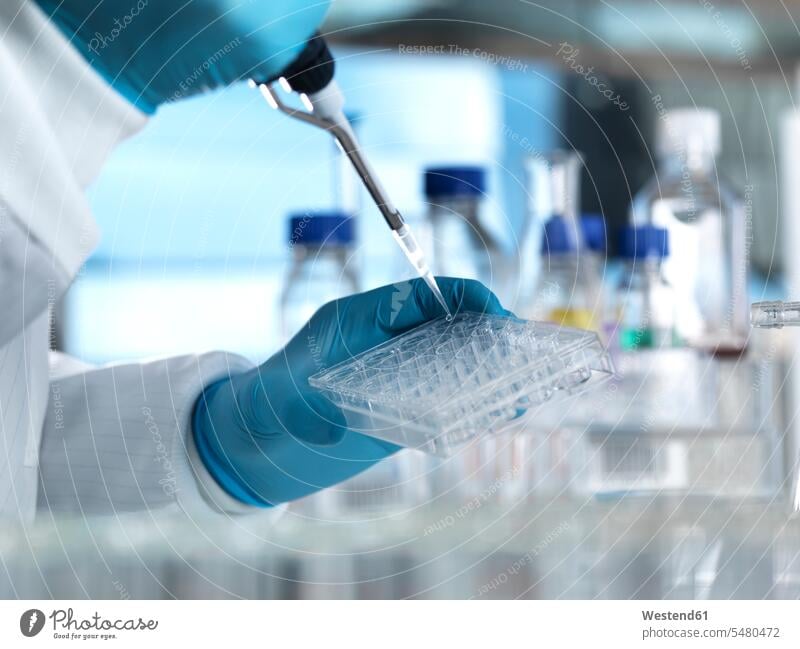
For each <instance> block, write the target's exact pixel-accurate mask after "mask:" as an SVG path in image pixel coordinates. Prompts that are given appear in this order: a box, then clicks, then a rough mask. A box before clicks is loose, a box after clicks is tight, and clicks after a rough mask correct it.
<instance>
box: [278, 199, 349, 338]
mask: <svg viewBox="0 0 800 649" xmlns="http://www.w3.org/2000/svg"><path fill="white" fill-rule="evenodd" d="M288 239H289V247H290V249H291V253H292V260H291V263H290V266H289V271H288V273H287V275H286V282H285V285H284V288H283V293H282V294H281V304H280V306H281V335H282V339H283V340H284V341H286V340H288V339H289V338H290V337H291V336H293V335H294V334H295V333H297V332H298V331H299V330H300V328H301V327H302V326H303V325H304V324H305V323H306V322H308V319H309V318H310V317H311V316H312V315H313V314H314V312H315V311H316V310H317V309H318V308H319V307H321V306H322V305H323V304H325V303H326V302H329V301H331V300H335V299H337V298H340V297H344V296H346V295H351V294H353V293H357V292H358V290H359V288H358V286H359V282H358V273H357V271H356V268H355V264H354V263H353V253H354V242H355V224H354V220H353V218H351V217H350V216H349V215H348V214H345V213H342V212H307V213H304V214H295V215H293V216H291V217H290V218H289V237H288Z"/></svg>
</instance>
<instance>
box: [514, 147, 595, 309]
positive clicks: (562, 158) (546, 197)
mask: <svg viewBox="0 0 800 649" xmlns="http://www.w3.org/2000/svg"><path fill="white" fill-rule="evenodd" d="M524 162H525V190H526V199H527V200H526V210H525V214H524V221H523V226H522V228H521V230H520V232H519V245H518V251H519V263H518V270H519V272H518V279H517V286H516V289H517V290H516V295H515V296H514V298H515V299H514V300H513V301H512V303H511V304H512V306H514V307H515V308H517V309H521V310H522V311H530V308H531V305H533V304H535V303H536V302H537V299H538V298H537V291H538V289H539V287H540V284H541V282H540V280H541V274H542V268H543V263H544V261H545V260H544V259H543V258H542V255H541V250H542V247H543V242H542V236H543V233H544V228H543V225H544V224H546V223H547V222H548V221H549V220H550V219H551V218H552V217H559V218H560V219H562V220H563V221H564V222H565V224H566V228H567V231H568V232H569V233H570V234H571V235H574V236H573V237H572V239H573V244H574V249H575V251H579V250H580V249H581V248H582V247H583V236H581V235H582V234H583V233H582V225H581V224H579V223H578V220H579V217H580V182H581V173H582V170H583V161H582V157H581V155H580V154H579V153H578V152H576V151H568V150H562V149H556V150H553V151H549V152H546V153H538V152H537V153H536V154H535V155H530V156H528V157H526V159H525V161H524Z"/></svg>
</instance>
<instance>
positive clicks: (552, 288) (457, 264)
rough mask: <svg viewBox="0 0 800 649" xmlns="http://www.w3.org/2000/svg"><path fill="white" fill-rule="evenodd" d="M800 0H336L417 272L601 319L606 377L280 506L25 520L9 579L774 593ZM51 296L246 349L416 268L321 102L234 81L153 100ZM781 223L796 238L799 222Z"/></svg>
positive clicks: (89, 311) (782, 497)
mask: <svg viewBox="0 0 800 649" xmlns="http://www.w3.org/2000/svg"><path fill="white" fill-rule="evenodd" d="M798 25H800V2H797V1H796V0H791V1H786V2H771V1H768V0H764V1H760V0H753V1H751V2H747V3H743V2H738V1H732V0H700V1H690V0H668V1H666V2H650V1H646V2H642V1H641V0H611V1H599V0H571V1H564V0H559V1H557V2H556V1H555V0H544V1H543V2H539V3H535V4H534V3H529V2H524V1H521V0H501V1H497V2H479V1H477V0H427V1H420V0H375V1H373V2H369V3H364V2H356V1H355V0H337V1H336V2H335V3H334V4H333V7H332V10H331V12H330V14H329V17H328V20H327V23H326V25H325V26H324V29H323V30H322V31H323V33H324V34H325V35H326V38H327V40H328V42H329V44H330V46H331V48H332V50H333V52H334V54H335V56H336V65H337V68H336V70H337V71H336V77H337V79H338V82H339V85H340V87H341V88H342V90H343V93H344V95H345V96H346V98H347V110H348V118H349V119H350V121H351V124H352V126H353V128H354V130H355V132H356V133H357V134H358V137H359V138H360V140H361V143H362V145H363V148H364V151H365V153H366V155H367V156H368V157H369V159H370V160H371V161H372V163H373V165H374V167H375V169H376V170H377V172H378V175H379V176H380V178H381V180H382V182H383V184H384V185H385V187H386V190H387V191H388V193H389V194H390V196H391V197H392V199H393V200H394V202H395V203H396V204H397V207H398V208H399V209H400V211H401V212H402V213H403V215H404V216H405V217H406V219H407V220H408V222H409V224H411V226H412V227H413V228H414V231H415V232H416V233H417V236H418V238H419V240H420V242H421V244H422V245H423V247H424V248H425V250H426V252H427V255H428V258H429V261H430V262H431V265H432V268H433V270H434V272H435V273H436V274H443V275H454V276H465V277H472V278H476V279H480V280H481V281H483V282H484V283H486V284H487V285H488V286H490V287H491V288H492V289H493V290H494V291H495V292H496V293H497V294H498V295H499V296H500V297H501V299H502V300H503V302H504V304H505V305H506V306H508V307H509V308H511V309H513V310H514V311H515V312H516V313H517V314H518V315H520V316H522V317H525V318H531V319H536V320H544V321H550V322H554V323H556V324H560V325H563V326H569V327H578V328H581V329H588V330H591V331H594V332H596V333H597V335H598V338H599V339H600V340H601V341H602V343H603V345H604V346H605V349H606V350H607V351H608V354H609V355H610V357H611V358H612V360H613V362H614V366H615V369H616V376H615V377H614V378H613V379H610V380H608V381H607V382H605V383H604V384H603V385H601V386H599V387H598V388H597V389H596V390H594V391H592V392H590V393H586V394H584V395H580V396H579V397H576V398H574V399H572V400H570V401H569V402H566V403H563V404H560V405H559V407H557V408H555V407H550V408H548V407H547V404H544V405H542V406H541V407H538V408H537V409H536V412H534V413H532V416H529V417H528V418H527V419H525V420H524V421H523V422H521V423H514V422H512V423H511V424H510V427H509V428H507V429H506V430H505V431H503V432H501V433H497V434H492V435H487V436H483V437H480V438H476V439H475V440H473V441H472V442H471V443H469V444H467V445H465V446H464V447H463V448H460V449H458V450H457V451H456V452H454V453H453V454H452V455H451V456H450V457H435V456H430V455H426V454H423V453H421V452H419V451H414V450H405V451H402V452H401V453H399V454H398V455H397V456H395V457H393V458H391V459H390V460H388V461H386V462H383V463H381V464H380V465H378V466H376V467H375V468H373V469H371V470H370V471H367V472H366V473H364V474H362V475H360V476H357V477H356V478H354V479H352V480H351V481H349V482H348V483H345V484H343V485H339V486H337V487H334V488H331V489H329V490H326V491H324V492H321V493H319V494H316V495H315V496H312V497H309V498H307V499H304V500H303V501H299V502H296V503H293V504H291V505H290V506H289V507H288V508H287V509H286V511H284V512H283V513H282V515H281V516H280V518H277V519H276V518H275V517H274V516H273V517H272V518H270V519H268V520H259V519H258V518H257V517H256V518H255V519H248V520H244V519H237V520H230V519H228V520H219V521H217V522H210V523H206V522H203V523H200V522H198V521H196V520H191V521H188V522H187V521H180V520H176V519H175V518H174V517H169V516H165V515H162V514H157V513H154V514H147V516H142V517H130V516H125V517H113V518H112V519H106V520H102V521H91V520H86V519H83V518H81V519H73V520H48V521H43V522H42V523H41V525H40V529H39V531H38V532H35V533H26V534H20V536H18V537H17V536H13V535H6V536H5V537H4V538H3V539H2V540H0V543H2V544H3V545H4V547H2V548H0V555H1V556H2V557H3V559H4V561H3V563H4V565H5V576H0V594H2V595H3V596H8V597H10V596H19V597H48V596H53V597H111V598H114V597H291V598H303V597H358V598H373V597H378V598H379V597H389V598H398V597H423V598H424V597H455V598H471V597H474V598H496V597H524V598H537V597H538V598H559V597H565V598H662V597H663V598H699V599H702V598H714V597H718V598H729V597H730V598H796V597H798V596H800V521H799V520H798V519H797V518H796V517H795V502H796V496H795V492H796V482H797V481H796V470H795V469H796V461H797V453H798V444H797V441H798V430H797V426H798V423H797V416H796V413H797V412H798V408H799V407H800V400H799V399H800V376H798V375H797V369H796V367H797V363H796V362H795V361H796V359H795V355H796V354H797V353H798V351H797V350H800V345H799V344H798V343H800V339H798V337H797V336H796V334H795V333H794V332H793V331H792V330H790V329H789V328H786V329H772V328H751V326H750V320H749V318H750V305H751V303H753V302H763V301H775V300H791V299H796V298H797V297H798V296H800V256H799V255H797V254H796V252H795V251H796V248H797V247H800V191H798V186H800V109H798V108H797V107H796V106H797V105H798V103H799V102H800V27H799V26H798ZM90 200H91V204H92V207H93V210H94V214H95V217H96V219H97V220H98V222H99V223H100V226H101V229H102V233H103V238H102V241H101V243H100V245H99V247H98V248H97V250H96V251H95V252H94V254H93V256H92V257H91V259H90V260H89V262H88V263H87V264H86V266H85V268H84V269H83V271H82V272H81V274H80V276H79V278H78V279H77V280H76V282H75V283H74V285H73V286H72V288H71V289H70V291H69V293H68V295H67V298H66V299H65V301H64V303H63V304H62V305H60V306H59V310H58V313H57V319H56V322H57V335H56V341H57V344H58V346H59V347H60V348H61V349H63V350H65V351H66V352H68V353H70V354H73V355H75V356H77V357H79V358H81V359H82V360H84V361H86V362H89V363H107V362H112V361H118V360H122V359H131V358H143V357H149V356H155V355H166V354H176V353H183V352H196V351H200V350H207V349H225V350H229V351H233V352H237V353H240V354H243V355H245V356H247V357H249V358H251V359H252V360H254V361H257V362H260V361H263V360H264V359H265V358H267V357H268V356H269V355H270V354H272V353H274V352H275V351H276V350H277V349H279V348H280V346H281V345H282V344H283V343H284V342H285V341H286V340H287V338H288V337H289V336H291V335H292V334H294V333H296V332H297V331H298V330H299V328H300V326H301V325H302V323H303V322H305V321H306V320H307V318H308V317H309V316H310V315H311V314H312V313H313V312H314V310H315V309H316V308H318V307H319V306H321V305H322V304H324V303H325V302H326V301H328V300H330V299H334V298H336V297H340V296H342V295H347V294H350V293H353V292H357V291H360V290H366V289H369V288H373V287H376V286H380V285H383V284H387V283H396V282H401V281H403V280H405V279H408V278H409V277H411V276H412V272H411V268H410V266H408V264H407V262H406V261H405V260H404V258H403V257H402V255H401V253H400V252H399V251H398V250H397V249H396V245H395V243H394V241H393V240H392V238H391V236H390V235H389V233H388V232H387V230H386V226H385V225H384V223H383V220H382V218H381V216H380V214H379V213H378V211H377V210H376V208H375V206H374V204H371V203H370V199H369V195H368V194H367V193H366V192H365V191H364V190H363V189H362V188H361V186H360V184H359V181H358V178H357V177H356V176H355V175H354V174H353V172H352V170H351V168H350V167H349V163H348V161H347V160H346V158H344V157H343V156H342V154H341V152H340V151H339V149H338V148H337V147H336V146H335V145H334V143H333V141H332V140H331V138H330V137H329V136H328V135H327V134H326V133H324V132H322V131H319V130H317V129H313V128H310V127H308V126H307V125H304V124H302V123H300V122H297V121H293V120H291V119H288V118H287V117H286V116H285V115H282V114H280V113H279V112H277V111H273V110H271V109H270V107H269V106H268V105H267V104H266V103H265V101H264V99H263V97H262V96H261V95H260V94H259V93H258V92H257V91H255V90H253V89H251V88H249V87H248V86H246V85H240V86H237V87H234V88H231V89H228V90H226V91H224V92H215V93H212V94H209V95H206V96H202V97H199V98H195V99H191V100H188V101H181V102H178V103H175V104H172V105H169V106H167V107H164V108H162V109H160V110H159V111H158V113H157V114H156V115H155V117H153V119H152V120H151V123H150V124H149V126H148V127H147V129H146V130H145V131H144V132H143V133H141V134H140V135H139V136H137V137H136V138H134V139H132V140H130V141H128V142H126V143H124V144H123V145H122V146H121V147H120V148H119V149H118V150H117V151H116V152H115V153H114V154H113V156H112V158H111V159H110V161H109V163H108V164H107V166H106V168H105V170H104V172H103V174H102V176H101V177H100V179H99V180H98V181H97V182H96V183H95V184H94V185H93V186H92V187H91V190H90ZM795 244H797V246H795Z"/></svg>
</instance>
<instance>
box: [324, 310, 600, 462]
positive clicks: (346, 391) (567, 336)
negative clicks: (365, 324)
mask: <svg viewBox="0 0 800 649" xmlns="http://www.w3.org/2000/svg"><path fill="white" fill-rule="evenodd" d="M613 373H614V370H613V366H612V364H611V360H610V359H609V357H608V354H607V353H606V350H605V349H604V347H603V346H602V344H601V343H600V340H599V339H598V337H597V335H596V334H594V333H592V332H589V331H582V330H579V329H570V328H567V327H561V326H559V325H555V324H545V323H541V322H530V321H525V320H519V319H517V318H512V317H505V316H497V315H487V314H480V313H470V312H464V313H460V314H457V315H456V316H455V317H454V319H453V320H452V321H447V320H446V319H445V318H444V317H441V318H438V319H436V320H432V321H430V322H427V323H425V324H423V325H421V326H419V327H416V328H415V329H412V330H411V331H408V332H406V333H404V334H402V335H400V336H398V337H396V338H393V339H392V340H390V341H388V342H385V343H383V344H382V345H378V346H377V347H374V348H372V349H370V350H367V351H365V352H363V353H361V354H358V355H357V356H355V357H353V358H352V359H349V360H347V361H344V362H342V363H339V364H338V365H335V366H333V367H331V368H329V369H326V370H323V371H322V372H319V373H317V374H315V375H314V376H312V377H311V378H310V379H309V382H310V383H311V385H312V386H313V387H315V388H317V389H319V390H321V391H322V392H323V393H324V394H325V395H326V396H327V397H328V398H329V399H330V400H331V401H333V402H334V403H335V404H337V405H338V406H339V407H340V408H341V409H342V411H343V412H344V414H345V416H346V418H347V424H348V427H349V428H350V429H351V430H355V431H358V432H361V433H364V434H367V435H371V436H373V437H378V438H380V439H384V440H387V441H389V442H393V443H395V444H399V445H401V446H406V447H410V448H416V449H419V450H421V451H426V452H428V453H433V454H435V455H449V454H451V453H452V452H453V451H455V450H456V449H457V448H458V447H459V446H461V445H462V444H465V443H466V442H468V441H470V440H472V439H474V438H476V437H478V436H481V435H487V434H492V433H495V432H497V431H499V430H501V429H502V428H503V427H504V426H506V425H507V424H509V423H510V422H512V421H516V420H518V419H519V418H521V417H524V416H526V415H529V414H530V412H531V409H533V408H534V407H535V406H538V405H540V404H543V403H545V402H548V401H551V400H554V399H556V398H559V397H563V396H567V395H573V394H576V393H579V392H582V391H583V390H585V389H586V388H588V387H590V386H593V385H596V384H599V383H600V382H602V381H603V380H604V379H607V378H610V377H611V376H612V375H613Z"/></svg>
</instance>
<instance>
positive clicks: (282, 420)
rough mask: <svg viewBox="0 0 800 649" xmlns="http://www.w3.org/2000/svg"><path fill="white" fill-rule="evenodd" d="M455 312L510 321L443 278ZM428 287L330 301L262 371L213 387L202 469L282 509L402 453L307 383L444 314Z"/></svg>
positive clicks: (485, 294)
mask: <svg viewBox="0 0 800 649" xmlns="http://www.w3.org/2000/svg"><path fill="white" fill-rule="evenodd" d="M439 286H440V287H441V289H442V293H443V294H444V297H445V299H446V301H447V303H448V305H449V306H450V309H451V311H453V312H455V311H458V310H468V311H478V312H486V313H495V314H504V315H508V312H507V311H506V310H505V309H503V307H502V306H500V302H499V301H498V299H497V297H495V295H494V294H493V293H492V292H491V291H489V289H487V288H486V287H485V286H484V285H483V284H481V283H479V282H476V281H472V280H463V279H451V278H441V279H439ZM443 314H444V311H443V309H442V307H441V306H440V305H439V304H438V303H437V302H436V299H435V298H434V297H433V294H432V293H431V292H430V290H429V289H428V287H427V286H426V285H425V283H424V282H422V281H421V280H413V281H411V282H403V283H401V284H397V285H390V286H384V287H382V288H378V289H375V290H373V291H369V292H368V293H361V294H358V295H353V296H350V297H346V298H343V299H341V300H336V301H334V302H330V303H328V304H326V305H325V306H323V307H322V308H321V309H319V311H317V312H316V313H315V314H314V315H313V316H312V318H311V320H309V321H308V323H307V324H306V325H305V326H304V327H303V328H302V329H301V330H300V331H299V332H298V333H297V335H296V336H295V337H294V338H292V340H291V341H290V342H289V344H288V345H286V347H285V348H284V349H283V350H281V351H280V352H278V353H277V354H275V355H274V356H273V357H272V358H270V359H269V360H268V361H266V362H265V363H264V364H263V365H261V366H260V367H258V368H256V369H254V370H252V371H250V372H247V373H244V374H241V375H237V376H233V377H231V378H229V379H224V380H223V381H220V382H218V383H215V384H213V385H211V386H209V387H208V388H207V389H206V390H205V392H204V394H203V395H202V396H201V397H200V398H199V399H198V402H197V405H196V406H195V411H194V438H195V443H196V446H197V449H198V452H199V454H200V457H201V458H202V460H203V462H204V464H205V465H206V467H207V468H208V470H209V472H210V473H211V474H212V475H213V476H214V478H215V479H216V481H217V482H218V483H219V484H220V485H221V486H222V487H223V489H225V490H226V491H227V492H228V493H230V494H231V495H232V496H234V497H235V498H238V499H239V500H241V501H243V502H246V503H250V504H253V505H262V506H268V505H276V504H279V503H282V502H287V501H290V500H294V499H296V498H301V497H302V496H306V495H308V494H310V493H313V492H315V491H318V490H320V489H323V488H325V487H329V486H331V485H334V484H336V483H338V482H341V481H343V480H346V479H347V478H349V477H351V476H353V475H355V474H357V473H359V472H361V471H363V470H365V469H367V468H369V467H370V466H372V465H373V464H375V463H376V462H378V461H379V460H381V459H383V458H385V457H387V456H388V455H390V454H392V453H394V452H395V451H396V450H398V447H397V446H395V445H393V444H390V443H388V442H384V441H381V440H378V439H375V438H372V437H367V436H365V435H361V434H359V433H355V432H353V431H349V430H347V429H346V427H345V419H344V415H343V414H342V412H341V410H340V409H339V408H338V407H337V406H335V405H333V404H332V403H331V402H330V401H328V400H327V399H326V398H325V397H324V396H322V394H320V393H319V392H317V391H316V390H314V389H313V388H312V387H311V386H309V384H308V378H309V377H310V376H311V375H313V374H315V373H316V372H318V371H319V370H321V369H323V368H324V367H328V366H331V365H334V364H336V363H339V362H341V361H344V360H346V359H348V358H351V357H352V356H353V355H355V354H358V353H360V352H362V351H365V350H367V349H369V348H371V347H374V346H375V345H378V344H380V343H382V342H385V341H386V340H389V339H390V338H393V337H394V336H397V335H399V334H401V333H403V332H405V331H408V330H409V329H411V328H413V327H416V326H417V325H420V324H422V323H423V322H426V321H427V320H431V319H433V318H435V317H438V316H440V315H443Z"/></svg>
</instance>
